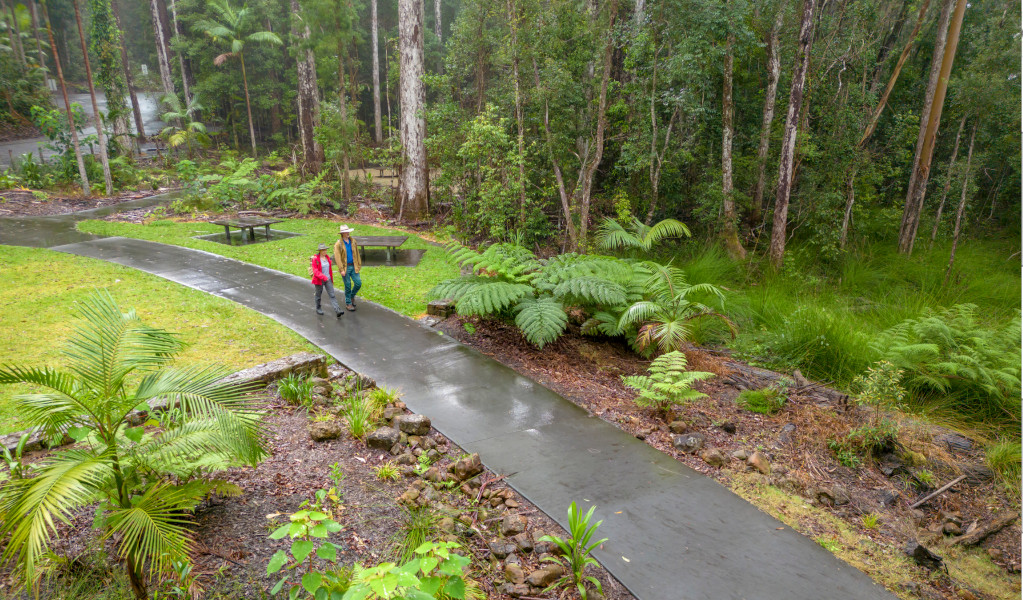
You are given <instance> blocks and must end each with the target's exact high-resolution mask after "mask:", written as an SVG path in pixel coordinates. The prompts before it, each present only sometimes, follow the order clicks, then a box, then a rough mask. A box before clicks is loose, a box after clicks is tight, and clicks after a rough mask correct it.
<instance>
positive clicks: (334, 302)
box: [314, 279, 343, 313]
mask: <svg viewBox="0 0 1023 600" xmlns="http://www.w3.org/2000/svg"><path fill="white" fill-rule="evenodd" d="M315 287H316V295H315V296H314V297H315V298H316V310H320V295H321V294H323V288H327V295H328V296H330V303H331V305H333V306H334V312H335V313H339V312H343V311H342V310H341V307H340V306H338V304H337V298H335V297H334V284H332V283H331V282H330V280H329V279H328V280H327V281H324V282H323V283H321V284H317V285H316V286H315Z"/></svg>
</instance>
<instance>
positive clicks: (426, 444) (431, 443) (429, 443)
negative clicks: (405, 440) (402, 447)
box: [422, 436, 437, 450]
mask: <svg viewBox="0 0 1023 600" xmlns="http://www.w3.org/2000/svg"><path fill="white" fill-rule="evenodd" d="M422 444H423V448H426V449H427V450H433V449H434V448H436V447H437V440H435V439H433V438H432V437H430V436H427V437H424V438H423V441H422Z"/></svg>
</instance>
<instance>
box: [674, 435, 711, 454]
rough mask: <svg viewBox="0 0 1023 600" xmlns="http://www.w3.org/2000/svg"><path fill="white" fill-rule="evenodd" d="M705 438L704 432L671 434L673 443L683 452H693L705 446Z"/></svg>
mask: <svg viewBox="0 0 1023 600" xmlns="http://www.w3.org/2000/svg"><path fill="white" fill-rule="evenodd" d="M704 439H705V438H704V436H703V434H702V433H686V434H683V435H673V436H671V443H672V445H674V446H675V447H676V448H678V449H679V450H681V451H682V452H685V453H686V454H692V453H693V452H696V451H697V450H699V449H700V448H703V442H704Z"/></svg>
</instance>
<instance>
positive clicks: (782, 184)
mask: <svg viewBox="0 0 1023 600" xmlns="http://www.w3.org/2000/svg"><path fill="white" fill-rule="evenodd" d="M816 8H817V0H803V15H802V17H801V19H800V25H799V47H798V50H797V52H796V66H795V69H794V70H793V72H792V87H791V89H790V91H789V107H788V112H787V114H786V116H785V133H784V135H783V137H782V142H781V156H780V157H779V161H778V194H777V196H776V198H775V204H774V223H773V224H772V226H771V247H770V249H769V250H768V254H769V255H770V258H771V265H772V266H773V267H774V268H775V269H780V268H781V266H782V263H783V261H784V259H785V242H786V236H787V229H788V218H789V198H790V196H791V195H792V165H793V162H794V159H795V154H796V134H797V133H798V130H799V114H800V112H799V109H800V107H801V106H802V104H803V90H804V88H805V86H806V72H807V71H808V70H809V68H810V48H811V46H812V44H813V28H814V18H813V13H814V11H815V9H816Z"/></svg>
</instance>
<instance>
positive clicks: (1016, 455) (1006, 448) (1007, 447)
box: [985, 439, 1023, 498]
mask: <svg viewBox="0 0 1023 600" xmlns="http://www.w3.org/2000/svg"><path fill="white" fill-rule="evenodd" d="M985 452H986V457H987V465H988V467H990V468H991V470H992V471H994V472H995V475H996V476H997V477H998V480H999V481H1001V482H1002V484H1003V485H1005V487H1006V488H1007V489H1008V490H1009V491H1010V492H1011V493H1012V494H1013V495H1014V496H1015V497H1016V498H1019V494H1020V476H1021V474H1023V470H1021V460H1020V454H1021V451H1020V443H1019V440H1013V439H1003V440H999V441H998V442H996V443H994V444H991V445H990V446H988V447H987V449H986V451H985Z"/></svg>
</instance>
